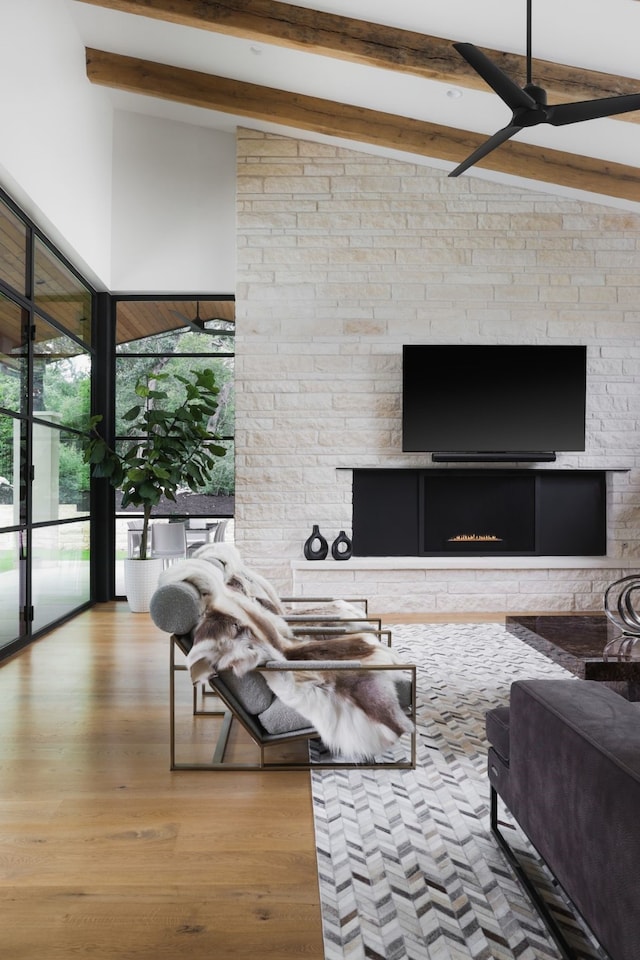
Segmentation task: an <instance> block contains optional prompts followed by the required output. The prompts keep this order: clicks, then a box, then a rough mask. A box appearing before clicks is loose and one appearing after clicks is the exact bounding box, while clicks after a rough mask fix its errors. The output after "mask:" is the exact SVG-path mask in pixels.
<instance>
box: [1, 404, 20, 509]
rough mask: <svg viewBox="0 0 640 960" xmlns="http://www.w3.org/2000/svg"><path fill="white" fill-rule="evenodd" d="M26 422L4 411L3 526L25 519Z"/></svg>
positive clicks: (2, 433)
mask: <svg viewBox="0 0 640 960" xmlns="http://www.w3.org/2000/svg"><path fill="white" fill-rule="evenodd" d="M25 433H26V424H25V421H23V420H18V419H17V418H16V417H8V416H4V415H2V414H0V528H2V527H15V526H17V525H18V524H19V523H24V522H25V510H26V502H25V501H26V488H25V480H24V474H25V471H24V462H25V454H26V436H25Z"/></svg>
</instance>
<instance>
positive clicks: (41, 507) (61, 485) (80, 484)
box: [32, 423, 90, 523]
mask: <svg viewBox="0 0 640 960" xmlns="http://www.w3.org/2000/svg"><path fill="white" fill-rule="evenodd" d="M89 472H90V468H89V464H86V463H84V462H83V459H82V448H81V446H80V438H79V437H78V436H76V434H73V433H66V432H65V431H64V430H56V429H55V428H53V427H47V426H46V425H45V424H43V423H34V425H33V486H32V505H33V506H32V509H33V521H34V523H44V522H46V521H48V520H66V519H73V518H74V517H76V516H78V515H81V516H82V515H84V514H87V513H88V512H89Z"/></svg>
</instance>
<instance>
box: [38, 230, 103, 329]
mask: <svg viewBox="0 0 640 960" xmlns="http://www.w3.org/2000/svg"><path fill="white" fill-rule="evenodd" d="M34 278H35V286H34V300H35V303H36V305H37V306H38V307H39V308H40V309H41V310H44V311H45V312H46V313H48V314H49V316H51V317H53V318H54V319H55V320H57V321H58V323H61V324H62V325H63V326H64V327H65V328H66V329H67V330H69V331H70V332H71V333H73V334H74V336H76V337H78V338H79V339H80V340H82V341H83V342H84V343H91V307H92V297H91V292H90V291H89V289H88V288H87V287H86V286H85V285H84V284H83V283H82V282H81V281H80V280H78V278H77V277H76V275H75V274H74V273H72V272H71V270H69V268H68V267H66V266H65V265H64V263H63V262H62V261H61V260H60V259H59V258H58V257H57V256H56V255H55V253H53V251H51V250H50V249H49V248H48V247H47V246H46V244H44V243H43V242H42V241H41V240H40V239H39V238H36V243H35V267H34Z"/></svg>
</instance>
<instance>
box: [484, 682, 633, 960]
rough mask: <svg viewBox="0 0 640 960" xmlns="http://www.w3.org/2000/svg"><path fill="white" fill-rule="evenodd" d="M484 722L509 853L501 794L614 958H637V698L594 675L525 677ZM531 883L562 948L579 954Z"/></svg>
mask: <svg viewBox="0 0 640 960" xmlns="http://www.w3.org/2000/svg"><path fill="white" fill-rule="evenodd" d="M486 726H487V736H488V739H489V742H490V749H489V757H488V767H489V780H490V784H491V800H492V817H491V820H492V829H493V830H494V832H495V834H496V836H497V838H498V840H499V841H500V843H501V845H503V848H504V849H505V852H506V853H507V854H508V856H509V859H511V858H512V856H513V853H512V851H511V850H510V848H509V845H508V844H507V842H506V840H505V837H504V834H503V833H502V832H501V831H500V829H499V828H498V821H497V802H496V795H497V796H500V797H501V798H502V800H503V801H504V803H505V805H506V807H507V808H508V809H509V811H510V812H511V814H512V815H513V817H514V818H515V820H516V821H517V823H518V824H519V826H520V827H521V828H522V830H523V832H524V833H525V834H526V835H527V837H528V838H529V840H530V841H531V843H532V844H533V845H534V847H535V848H536V850H537V851H538V853H539V854H540V855H541V857H542V858H543V860H544V861H545V862H546V864H547V866H548V867H549V869H550V870H551V872H552V874H553V875H554V877H555V878H556V879H557V881H558V882H559V884H560V885H561V887H562V888H563V889H564V891H565V893H566V894H567V895H568V897H569V898H570V899H571V901H572V903H573V904H574V906H575V907H576V908H577V910H578V911H579V913H580V914H581V915H582V917H583V919H584V920H585V921H586V923H587V925H588V926H589V928H590V929H591V931H592V933H593V934H594V936H595V937H596V939H597V940H598V942H599V943H600V944H601V946H602V947H604V949H605V950H606V951H607V952H608V954H609V956H610V957H611V958H612V960H638V958H640V703H630V702H629V701H627V700H625V699H624V698H623V697H621V696H619V695H618V694H616V693H614V692H613V691H612V690H610V689H608V688H607V687H606V686H604V685H603V684H601V683H596V682H593V681H580V680H522V681H517V682H515V683H513V684H512V686H511V695H510V702H509V706H508V707H498V708H496V709H494V710H492V711H490V712H489V713H488V714H487V719H486ZM512 863H513V865H514V866H515V867H516V870H517V872H518V876H519V878H520V880H521V881H523V882H525V884H526V883H527V876H526V873H524V872H523V871H521V870H520V869H519V866H518V861H517V858H516V860H515V861H513V860H512ZM529 892H530V894H532V899H534V901H535V902H536V906H537V907H538V908H539V909H541V912H542V913H543V916H544V919H545V920H546V921H547V923H548V924H549V923H550V929H551V932H552V933H553V935H554V937H556V940H557V941H558V943H559V945H560V947H561V949H562V950H563V951H564V954H565V956H567V957H575V956H577V954H576V953H574V952H573V949H572V948H571V946H570V945H568V944H567V943H566V941H565V940H564V939H563V936H562V932H561V931H560V930H558V928H557V927H554V924H553V918H550V917H549V916H548V914H545V911H544V907H543V905H541V903H540V902H539V901H538V900H537V899H536V898H537V893H536V890H535V889H533V890H532V889H531V888H529Z"/></svg>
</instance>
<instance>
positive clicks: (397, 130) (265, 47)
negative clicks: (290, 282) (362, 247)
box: [68, 0, 640, 204]
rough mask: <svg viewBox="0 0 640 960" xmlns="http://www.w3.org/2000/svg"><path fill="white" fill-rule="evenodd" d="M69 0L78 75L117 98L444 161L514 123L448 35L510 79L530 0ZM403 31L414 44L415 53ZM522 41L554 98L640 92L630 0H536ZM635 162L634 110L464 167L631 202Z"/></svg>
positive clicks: (637, 8)
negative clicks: (481, 53) (478, 51)
mask: <svg viewBox="0 0 640 960" xmlns="http://www.w3.org/2000/svg"><path fill="white" fill-rule="evenodd" d="M68 3H69V7H70V10H71V12H72V15H73V17H74V20H75V22H76V24H77V27H78V30H79V33H80V36H81V38H82V41H83V43H84V44H85V46H86V47H87V48H88V64H89V66H88V75H89V78H90V79H91V80H92V82H94V83H98V84H101V85H104V86H107V87H109V88H110V89H111V91H112V92H111V96H112V98H113V101H114V104H115V105H116V106H117V107H119V108H121V109H127V110H133V111H136V112H139V113H140V112H142V113H149V114H154V115H157V116H169V117H172V118H174V119H180V120H184V121H186V122H189V123H196V124H200V125H205V126H211V127H214V128H220V129H226V130H228V129H232V128H233V127H235V126H236V125H238V124H242V125H244V126H252V127H255V128H258V129H263V130H270V131H275V132H278V131H282V132H284V133H292V132H293V133H299V134H303V135H305V136H310V137H313V136H319V137H328V138H337V139H338V141H339V142H342V143H346V144H348V145H351V146H354V147H356V148H357V149H367V148H369V149H376V150H387V151H391V152H393V153H394V154H397V155H401V156H407V157H418V158H420V159H421V160H422V161H423V162H431V163H433V164H434V165H436V166H440V167H442V168H443V169H444V170H446V171H448V170H451V169H453V167H454V166H455V165H456V163H458V162H460V161H461V160H463V159H464V158H465V157H466V156H467V155H468V154H469V153H471V151H472V150H473V149H475V148H476V147H477V146H478V145H479V144H480V143H481V142H482V141H483V140H484V139H486V138H487V137H489V136H490V135H491V134H493V133H494V132H495V131H496V130H498V129H499V128H500V127H503V126H504V125H505V124H506V123H507V122H508V121H509V119H510V111H509V109H508V108H507V107H506V106H505V104H504V103H503V102H502V101H501V100H500V99H499V98H498V96H497V95H496V94H495V93H493V92H492V91H490V90H489V89H488V88H487V87H486V85H485V84H484V82H483V81H482V80H480V79H479V78H478V77H477V76H476V75H475V74H473V71H471V69H470V68H469V67H468V66H467V64H466V63H465V62H464V61H463V60H462V58H461V57H460V56H459V54H458V53H457V52H456V51H455V50H453V48H452V47H451V45H450V42H451V41H467V42H471V43H473V44H475V45H477V46H479V47H482V48H483V49H484V50H485V52H490V53H489V55H490V56H492V57H494V56H495V57H496V58H499V63H500V65H501V66H502V67H503V69H505V70H507V71H508V72H509V73H510V75H511V76H512V78H513V79H514V80H515V81H516V82H517V83H518V84H519V85H522V84H524V82H525V79H526V78H525V65H524V54H525V50H526V0H395V2H394V3H389V2H388V0H385V2H383V0H333V2H328V0H324V2H323V0H298V2H297V3H295V4H284V3H270V2H268V0H226V2H224V0H223V2H220V3H218V2H213V0H193V2H192V0H68ZM310 11H317V13H315V14H314V13H312V12H310ZM301 13H305V17H303V18H302V20H301V19H300V14H301ZM326 14H330V15H331V17H330V18H329V19H327V18H326V16H324V15H326ZM336 17H337V18H340V19H338V20H335V19H334V18H336ZM406 32H408V33H406ZM410 34H414V35H416V37H417V38H418V39H420V41H421V44H418V46H417V47H415V48H413V49H412V45H411V43H410V41H411V39H412V38H411V36H410ZM416 37H414V38H413V39H416ZM532 37H533V42H532V52H533V57H534V69H533V80H534V82H537V83H539V84H540V85H542V86H544V87H546V88H547V89H548V91H549V102H550V103H557V102H562V101H573V100H585V99H592V98H595V97H600V96H612V95H618V94H626V93H632V92H633V93H636V92H637V93H640V58H639V57H638V52H637V51H638V41H639V40H640V2H638V0H606V2H605V0H556V2H552V0H533V30H532ZM443 40H444V41H446V42H445V43H442V41H443ZM505 54H511V55H514V56H511V57H506V58H505V57H504V56H503V55H505ZM123 58H124V59H123ZM538 61H542V63H540V62H538ZM150 64H160V65H164V66H163V67H153V66H150ZM639 161H640V112H636V113H633V114H626V115H624V117H623V118H622V119H619V118H616V119H613V118H611V119H602V120H590V121H586V122H582V123H578V124H572V125H570V126H566V127H551V126H549V125H548V124H542V125H540V126H537V127H535V128H533V129H530V130H523V131H522V132H521V133H519V134H518V135H517V136H516V137H515V138H514V139H513V140H512V141H510V142H509V143H508V144H504V145H502V146H501V147H499V148H498V149H497V150H495V151H494V152H493V153H491V154H490V155H489V156H487V157H486V158H485V159H484V160H483V161H482V162H481V164H480V165H479V166H478V167H475V168H472V169H471V171H469V173H467V174H464V176H468V175H469V174H476V175H485V176H490V177H492V178H493V179H496V178H499V177H502V178H504V177H514V176H516V177H522V178H524V179H525V180H527V181H533V182H538V183H546V184H549V185H555V186H559V187H561V188H562V187H564V188H568V189H576V190H581V191H582V190H584V191H588V192H591V193H593V194H594V195H602V196H611V197H615V198H618V199H621V200H623V201H624V200H628V201H632V202H633V203H634V204H635V203H638V202H640V170H639V169H638V163H639Z"/></svg>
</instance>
